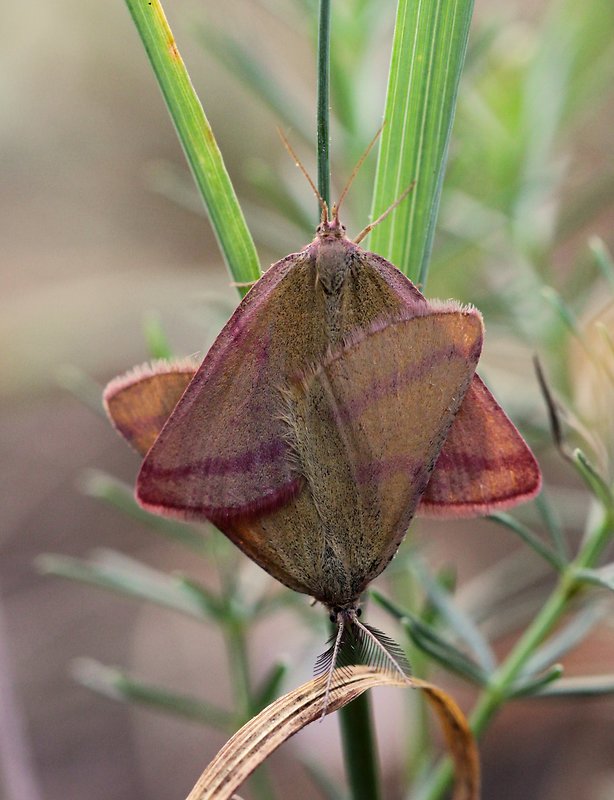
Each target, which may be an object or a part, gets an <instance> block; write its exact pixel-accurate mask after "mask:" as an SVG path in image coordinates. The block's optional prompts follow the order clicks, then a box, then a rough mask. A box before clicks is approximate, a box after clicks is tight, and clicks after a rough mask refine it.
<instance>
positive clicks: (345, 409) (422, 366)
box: [338, 345, 468, 422]
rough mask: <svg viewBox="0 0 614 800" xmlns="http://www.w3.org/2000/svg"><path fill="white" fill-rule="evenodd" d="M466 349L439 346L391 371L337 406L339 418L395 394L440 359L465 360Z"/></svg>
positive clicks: (354, 415)
mask: <svg viewBox="0 0 614 800" xmlns="http://www.w3.org/2000/svg"><path fill="white" fill-rule="evenodd" d="M467 355H468V354H467V351H466V350H462V349H461V348H459V347H456V346H455V345H450V346H446V347H441V348H440V349H439V350H435V351H434V352H432V353H430V354H429V355H428V356H427V357H426V358H423V359H422V361H420V362H419V363H417V364H412V365H411V366H410V367H408V368H407V369H406V370H404V371H403V372H396V371H395V372H393V373H392V374H390V375H389V376H387V377H386V378H384V379H380V380H377V381H376V382H374V383H373V384H371V386H370V387H369V389H368V390H367V391H366V392H364V393H362V394H361V395H360V397H356V398H354V399H350V400H348V401H347V402H345V403H343V404H342V405H340V406H339V408H338V414H339V418H340V420H341V421H342V422H349V421H350V420H353V419H356V418H357V417H359V416H360V415H361V414H362V413H363V412H364V411H366V409H368V408H369V407H370V406H372V405H373V404H374V403H377V402H378V401H380V400H383V399H384V398H386V397H389V396H390V395H393V394H397V393H398V392H399V391H401V390H403V389H404V388H406V387H407V386H409V385H410V384H411V383H413V382H414V381H416V380H419V379H420V378H423V377H424V376H425V375H426V374H428V372H429V371H430V370H431V369H432V368H433V367H435V366H437V365H438V364H440V363H441V362H442V361H451V360H452V359H453V358H457V359H461V360H463V361H465V360H467Z"/></svg>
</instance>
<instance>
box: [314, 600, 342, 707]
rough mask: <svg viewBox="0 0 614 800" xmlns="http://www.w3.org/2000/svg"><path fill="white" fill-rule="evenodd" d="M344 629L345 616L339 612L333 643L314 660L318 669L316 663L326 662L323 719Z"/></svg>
mask: <svg viewBox="0 0 614 800" xmlns="http://www.w3.org/2000/svg"><path fill="white" fill-rule="evenodd" d="M344 629H345V618H344V616H343V614H339V615H338V616H337V636H336V637H335V644H334V645H333V647H332V648H331V649H330V650H327V651H326V653H323V654H322V655H321V656H320V658H319V659H318V661H317V662H316V670H317V669H318V664H319V663H320V662H322V664H326V662H328V677H327V679H326V691H325V692H324V703H323V705H322V715H321V716H320V719H321V720H322V719H324V717H325V716H326V709H327V708H328V698H329V697H330V687H331V684H332V682H333V672H334V671H335V665H336V663H337V658H338V656H339V648H340V647H341V640H342V639H343V631H344Z"/></svg>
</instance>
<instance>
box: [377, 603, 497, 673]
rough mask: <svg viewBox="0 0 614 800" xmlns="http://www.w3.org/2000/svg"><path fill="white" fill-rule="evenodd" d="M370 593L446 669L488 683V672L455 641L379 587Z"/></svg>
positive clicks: (418, 644)
mask: <svg viewBox="0 0 614 800" xmlns="http://www.w3.org/2000/svg"><path fill="white" fill-rule="evenodd" d="M369 594H370V595H371V597H373V599H374V600H375V601H376V602H377V603H378V604H379V605H380V606H382V608H384V609H386V611H388V612H389V613H390V614H392V615H393V616H394V617H396V619H398V620H399V622H400V623H401V625H402V626H403V627H404V628H405V630H406V631H407V633H408V634H409V636H410V638H411V640H412V642H413V643H414V644H415V645H416V647H418V648H419V649H420V650H422V651H423V652H424V653H426V654H427V655H429V656H431V658H433V659H435V661H437V662H439V663H440V664H441V665H442V666H444V667H445V668H446V669H449V670H450V671H452V672H455V673H456V674H457V675H461V676H462V677H463V678H466V679H467V680H470V681H472V682H473V683H476V684H477V685H478V686H485V685H486V684H487V683H488V677H487V674H486V673H485V672H484V671H483V670H482V669H481V667H479V666H478V665H477V664H476V663H475V662H473V661H472V660H471V659H470V658H468V657H467V656H466V655H465V654H464V653H461V651H460V650H458V649H457V648H456V647H454V645H452V644H450V642H448V641H446V640H445V639H444V638H443V637H442V636H440V635H439V633H438V632H437V631H436V630H435V629H434V628H432V627H431V626H430V625H426V624H425V623H424V622H422V620H420V619H418V618H417V617H416V616H415V615H414V614H412V613H411V612H409V611H407V610H406V609H402V608H399V606H397V605H396V604H395V603H393V602H392V601H391V600H389V599H388V598H387V597H384V596H383V595H381V594H380V593H379V592H378V591H377V590H376V589H371V590H370V592H369Z"/></svg>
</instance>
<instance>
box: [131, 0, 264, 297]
mask: <svg viewBox="0 0 614 800" xmlns="http://www.w3.org/2000/svg"><path fill="white" fill-rule="evenodd" d="M126 5H127V6H128V9H129V11H130V14H131V15H132V19H133V20H134V23H135V25H136V27H137V30H138V32H139V35H140V37H141V40H142V41H143V45H144V46H145V50H146V51H147V55H148V56H149V60H150V62H151V65H152V67H153V70H154V72H155V75H156V78H157V79H158V84H159V86H160V89H161V91H162V94H163V96H164V99H165V101H166V104H167V106H168V110H169V112H170V115H171V118H172V120H173V122H174V124H175V128H176V129H177V134H178V136H179V140H180V142H181V145H182V147H183V150H184V152H185V155H186V158H187V160H188V164H189V165H190V169H191V170H192V174H193V175H194V180H195V181H196V185H197V186H198V188H199V190H200V193H201V195H202V198H203V200H204V202H205V206H206V208H207V211H208V212H209V219H210V220H211V225H212V227H213V230H214V232H215V235H216V237H217V240H218V242H219V245H220V249H221V251H222V254H223V256H224V259H225V261H226V264H227V266H228V269H229V271H230V274H231V275H232V277H233V279H234V280H235V281H237V282H240V283H245V282H249V281H254V280H257V279H258V277H259V276H260V265H259V262H258V256H257V253H256V248H255V246H254V242H253V240H252V237H251V234H250V232H249V230H248V228H247V225H246V223H245V219H244V217H243V212H242V211H241V207H240V206H239V203H238V200H237V197H236V195H235V192H234V189H233V187H232V183H231V182H230V177H229V175H228V173H227V171H226V167H225V166H224V161H223V159H222V154H221V153H220V150H219V148H218V146H217V142H216V140H215V137H214V136H213V131H212V130H211V126H210V125H209V122H208V120H207V117H206V116H205V112H204V110H203V107H202V105H201V103H200V100H199V99H198V96H197V95H196V92H195V91H194V87H193V86H192V82H191V81H190V76H189V75H188V72H187V70H186V68H185V64H184V63H183V60H182V58H181V56H180V54H179V51H178V50H177V46H176V44H175V40H174V38H173V34H172V32H171V29H170V27H169V25H168V22H167V20H166V17H165V15H164V10H163V8H162V5H161V3H160V2H159V0H151V2H149V3H143V2H142V1H141V0H126Z"/></svg>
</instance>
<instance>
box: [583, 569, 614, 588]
mask: <svg viewBox="0 0 614 800" xmlns="http://www.w3.org/2000/svg"><path fill="white" fill-rule="evenodd" d="M574 576H575V577H576V579H577V580H579V581H581V582H582V583H590V584H591V585H592V586H598V587H599V588H601V589H607V590H608V591H609V592H614V575H612V572H611V570H610V574H609V575H603V574H601V573H600V572H599V571H597V570H595V569H578V570H576V571H575V572H574Z"/></svg>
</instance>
